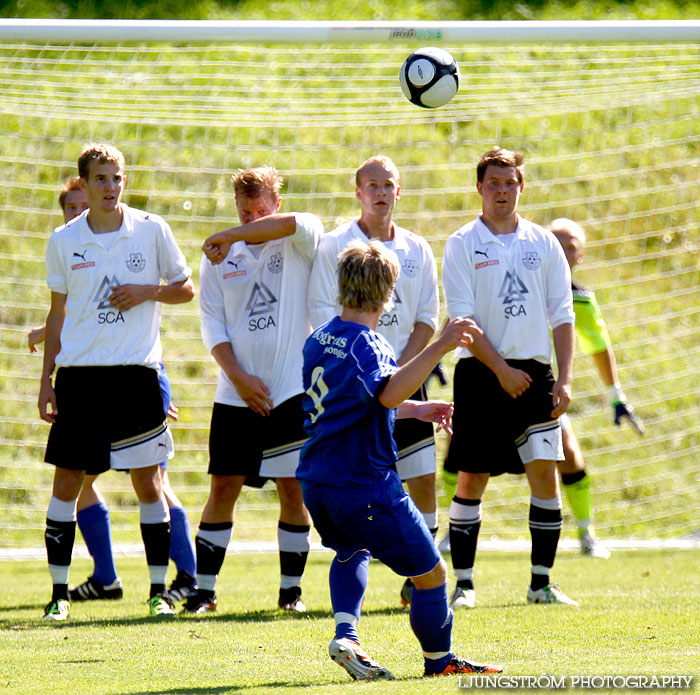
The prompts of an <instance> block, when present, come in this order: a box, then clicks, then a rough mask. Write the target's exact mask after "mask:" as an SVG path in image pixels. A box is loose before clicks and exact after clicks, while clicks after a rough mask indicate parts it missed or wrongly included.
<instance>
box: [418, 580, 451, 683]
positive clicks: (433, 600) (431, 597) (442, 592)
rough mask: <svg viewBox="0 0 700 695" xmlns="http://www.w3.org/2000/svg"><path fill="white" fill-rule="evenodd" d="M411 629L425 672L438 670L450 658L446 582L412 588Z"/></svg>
mask: <svg viewBox="0 0 700 695" xmlns="http://www.w3.org/2000/svg"><path fill="white" fill-rule="evenodd" d="M411 629H412V630H413V632H414V634H415V635H416V637H417V638H418V641H419V642H420V646H421V648H422V649H423V654H424V655H427V654H430V655H431V656H432V658H429V657H428V656H425V672H426V673H441V672H442V671H444V670H445V667H446V666H447V664H448V662H449V660H450V659H451V658H452V654H451V652H450V646H451V644H452V611H451V610H450V606H449V604H448V602H447V585H446V584H443V585H442V586H436V587H435V588H434V589H423V590H419V589H416V588H415V587H414V588H413V595H412V596H411Z"/></svg>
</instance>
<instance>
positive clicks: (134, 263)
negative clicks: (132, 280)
mask: <svg viewBox="0 0 700 695" xmlns="http://www.w3.org/2000/svg"><path fill="white" fill-rule="evenodd" d="M126 267H127V268H128V269H129V270H130V271H131V272H132V273H140V272H141V271H142V270H143V269H144V268H145V267H146V259H145V258H144V257H143V254H141V253H130V254H129V258H127V259H126Z"/></svg>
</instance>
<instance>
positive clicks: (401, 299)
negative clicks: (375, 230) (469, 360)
mask: <svg viewBox="0 0 700 695" xmlns="http://www.w3.org/2000/svg"><path fill="white" fill-rule="evenodd" d="M355 239H360V240H361V241H364V242H367V241H368V239H367V235H366V234H365V233H364V232H363V231H362V230H361V229H360V227H359V225H358V224H357V220H353V221H352V222H348V223H347V224H344V225H341V226H340V227H338V228H337V229H334V230H333V231H332V232H329V233H328V234H326V235H325V236H324V237H323V239H321V243H320V244H319V246H318V251H317V252H316V259H315V260H314V266H313V269H312V271H311V280H310V282H309V313H310V315H311V323H312V325H313V327H314V328H318V327H319V326H320V325H321V324H322V323H325V322H326V321H330V320H331V319H332V318H333V317H334V316H336V315H337V316H339V315H340V314H341V311H342V308H341V306H340V305H339V304H338V276H337V274H336V266H337V264H338V254H339V253H341V252H342V251H343V250H344V249H345V247H346V246H347V245H348V244H349V243H350V242H351V241H353V240H355ZM382 243H383V244H384V245H385V246H386V247H387V248H388V249H391V250H392V251H393V252H394V253H395V254H396V255H397V256H398V259H399V265H400V267H401V270H400V272H399V277H398V280H397V281H396V287H395V288H394V294H393V297H392V299H393V306H392V308H391V309H390V310H389V311H386V312H384V313H383V314H382V316H381V317H380V319H379V325H378V326H377V332H378V333H380V334H381V335H383V336H384V337H385V338H386V339H387V341H388V342H389V344H390V345H391V347H392V348H394V352H395V353H396V357H397V359H398V358H399V357H401V354H402V353H403V351H404V349H405V347H406V343H408V339H409V338H410V336H411V333H412V332H413V327H414V326H415V324H416V323H418V322H419V321H420V322H421V323H425V324H427V325H428V326H430V327H431V328H432V329H433V331H435V330H437V326H438V312H439V309H440V300H439V298H438V286H437V264H436V263H435V256H434V255H433V251H432V249H431V248H430V244H428V242H427V241H426V240H425V239H423V237H420V236H418V235H417V234H414V233H413V232H409V231H408V230H407V229H402V228H401V227H398V226H397V225H394V238H393V239H392V240H391V241H384V242H382Z"/></svg>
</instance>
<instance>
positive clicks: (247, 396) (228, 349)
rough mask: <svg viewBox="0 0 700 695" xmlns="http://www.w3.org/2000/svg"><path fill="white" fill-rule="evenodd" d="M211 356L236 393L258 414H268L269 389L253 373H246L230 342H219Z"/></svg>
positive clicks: (270, 406)
mask: <svg viewBox="0 0 700 695" xmlns="http://www.w3.org/2000/svg"><path fill="white" fill-rule="evenodd" d="M211 354H212V357H213V358H214V359H215V360H216V362H217V364H218V365H219V366H220V367H221V369H223V370H224V373H225V374H226V376H227V377H228V378H229V379H230V380H231V383H232V384H233V385H234V387H235V389H236V391H237V392H238V395H239V396H240V397H241V398H242V399H243V400H244V401H245V403H246V405H247V406H248V407H249V408H250V409H251V410H252V411H253V412H254V413H258V415H265V416H267V415H269V414H270V409H271V408H272V406H273V403H272V399H271V398H270V389H269V388H268V387H267V386H266V385H265V384H264V382H263V381H262V380H261V379H259V378H258V377H257V376H255V375H253V374H248V372H246V371H245V370H244V369H243V368H242V367H241V365H240V364H239V362H238V360H237V359H236V355H235V354H234V352H233V347H232V346H231V343H219V344H218V345H215V346H214V347H213V348H212V349H211Z"/></svg>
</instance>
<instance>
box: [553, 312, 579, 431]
mask: <svg viewBox="0 0 700 695" xmlns="http://www.w3.org/2000/svg"><path fill="white" fill-rule="evenodd" d="M552 338H553V342H554V352H555V354H556V356H557V368H558V370H559V373H558V375H557V380H556V381H555V382H554V386H553V388H552V405H553V406H554V409H553V410H552V417H553V418H556V417H559V416H560V415H563V414H564V413H565V412H566V411H567V409H568V407H569V404H570V403H571V377H572V372H573V365H574V324H573V323H562V324H560V325H559V326H557V327H556V328H553V329H552Z"/></svg>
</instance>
